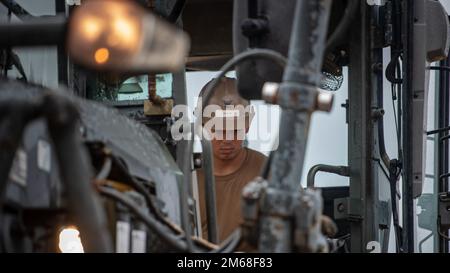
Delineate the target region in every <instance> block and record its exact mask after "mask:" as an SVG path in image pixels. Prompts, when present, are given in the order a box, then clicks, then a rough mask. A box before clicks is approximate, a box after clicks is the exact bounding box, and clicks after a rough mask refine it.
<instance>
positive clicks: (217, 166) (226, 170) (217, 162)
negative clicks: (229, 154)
mask: <svg viewBox="0 0 450 273" xmlns="http://www.w3.org/2000/svg"><path fill="white" fill-rule="evenodd" d="M246 156H247V149H245V148H244V149H241V150H240V152H239V154H238V155H237V156H236V157H235V158H233V159H229V160H221V159H220V158H217V157H214V175H215V176H225V175H229V174H232V173H234V172H235V171H237V170H238V169H239V168H240V167H241V166H242V164H243V163H244V161H245V157H246Z"/></svg>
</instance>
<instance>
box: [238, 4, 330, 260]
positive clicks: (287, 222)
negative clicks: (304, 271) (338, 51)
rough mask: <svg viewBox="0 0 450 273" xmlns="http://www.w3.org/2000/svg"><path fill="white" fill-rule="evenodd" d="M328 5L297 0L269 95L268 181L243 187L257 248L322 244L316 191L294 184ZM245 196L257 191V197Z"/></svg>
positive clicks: (311, 248) (313, 105)
mask: <svg viewBox="0 0 450 273" xmlns="http://www.w3.org/2000/svg"><path fill="white" fill-rule="evenodd" d="M330 9H331V1H330V0H320V1H316V0H304V1H298V2H297V6H296V10H295V17H294V23H293V27H292V33H291V38H290V48H289V58H288V63H287V66H286V69H285V71H284V75H283V82H282V83H281V85H280V86H279V89H278V91H277V92H276V93H277V94H276V96H275V97H276V98H277V103H278V104H279V105H280V106H281V108H282V113H281V121H280V138H279V140H280V141H279V143H280V145H279V148H278V150H277V151H275V153H274V157H273V160H272V162H271V168H270V173H271V175H270V178H269V182H268V183H267V184H265V185H264V186H262V187H256V186H254V185H252V184H251V185H249V186H248V187H247V188H246V190H245V191H244V193H245V195H244V217H245V216H247V218H248V219H247V221H246V223H247V224H248V225H249V226H250V227H251V225H252V223H253V225H254V227H253V230H256V231H257V232H258V233H259V238H258V249H259V251H260V252H293V251H299V252H323V251H327V250H328V249H327V244H326V240H325V238H324V236H323V234H322V233H321V228H320V227H321V224H320V216H321V214H322V198H321V195H320V192H316V191H314V190H311V189H307V190H300V191H299V190H298V189H299V187H300V178H301V176H302V169H303V161H304V157H305V152H306V143H307V138H308V129H309V121H310V115H311V113H312V112H313V111H315V110H317V107H318V104H317V96H318V92H317V89H316V88H317V86H318V84H319V80H320V77H321V67H322V60H323V55H324V49H325V38H326V33H327V25H328V17H329V13H330ZM272 97H274V96H272ZM252 191H253V194H251V193H252ZM251 196H257V197H256V199H258V200H255V198H254V197H253V198H249V197H251ZM258 197H259V198H258ZM255 202H257V203H259V204H258V205H257V209H258V216H257V217H258V218H259V219H258V220H257V221H256V222H255V221H253V220H252V218H253V217H254V215H252V214H251V213H250V212H252V211H254V210H255ZM248 230H252V228H248V229H247V231H248ZM253 241H254V239H253Z"/></svg>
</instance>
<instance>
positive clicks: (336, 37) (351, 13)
mask: <svg viewBox="0 0 450 273" xmlns="http://www.w3.org/2000/svg"><path fill="white" fill-rule="evenodd" d="M349 2H350V3H347V8H346V9H345V13H344V16H343V18H342V20H341V21H340V22H339V25H338V26H337V27H336V29H335V30H334V31H333V33H332V34H331V36H330V37H329V38H328V40H327V44H326V49H325V52H328V51H329V50H331V49H333V47H335V46H336V45H337V43H338V42H339V41H340V39H342V38H343V36H344V34H345V33H346V31H348V29H349V27H350V24H351V23H352V21H353V19H354V18H355V15H356V11H358V7H359V2H361V0H349Z"/></svg>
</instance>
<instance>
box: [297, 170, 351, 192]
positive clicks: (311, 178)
mask: <svg viewBox="0 0 450 273" xmlns="http://www.w3.org/2000/svg"><path fill="white" fill-rule="evenodd" d="M318 172H326V173H334V174H337V175H340V176H349V168H348V167H347V166H331V165H325V164H317V165H314V166H312V167H311V169H309V171H308V178H307V182H306V185H307V187H308V188H314V184H315V177H316V174H317V173H318Z"/></svg>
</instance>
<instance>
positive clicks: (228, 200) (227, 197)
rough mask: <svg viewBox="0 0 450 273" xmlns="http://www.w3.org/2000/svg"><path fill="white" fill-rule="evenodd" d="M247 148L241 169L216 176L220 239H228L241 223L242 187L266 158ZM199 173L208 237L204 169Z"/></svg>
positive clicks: (200, 192)
mask: <svg viewBox="0 0 450 273" xmlns="http://www.w3.org/2000/svg"><path fill="white" fill-rule="evenodd" d="M245 149H246V150H247V153H246V157H245V160H244V162H243V163H242V165H241V166H240V167H239V169H237V170H236V171H235V172H234V173H231V174H228V175H225V176H215V180H216V207H217V226H218V229H219V240H220V241H223V240H224V239H226V238H227V237H228V236H229V235H230V234H231V233H232V232H233V231H234V230H235V229H236V228H237V227H238V226H239V225H240V224H241V222H242V215H241V211H242V208H241V199H242V189H243V188H244V186H245V185H247V183H249V182H250V181H252V180H253V179H254V178H255V177H257V176H258V175H259V174H260V171H261V168H262V166H263V164H264V162H265V160H266V156H265V155H263V154H262V153H260V152H257V151H254V150H251V149H248V148H245ZM197 175H198V189H199V199H200V215H201V220H202V221H201V222H202V233H203V238H205V239H207V238H208V236H207V234H208V232H207V231H208V230H207V220H206V207H205V206H206V204H205V184H204V174H203V171H202V169H200V170H198V171H197Z"/></svg>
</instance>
